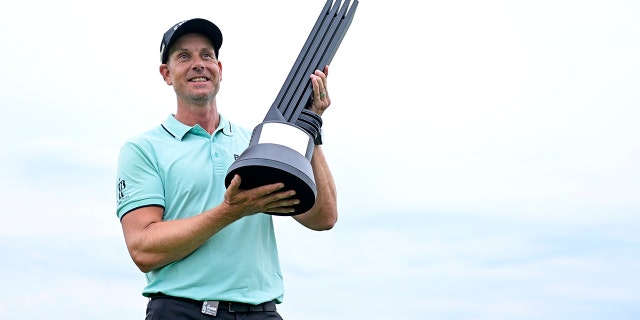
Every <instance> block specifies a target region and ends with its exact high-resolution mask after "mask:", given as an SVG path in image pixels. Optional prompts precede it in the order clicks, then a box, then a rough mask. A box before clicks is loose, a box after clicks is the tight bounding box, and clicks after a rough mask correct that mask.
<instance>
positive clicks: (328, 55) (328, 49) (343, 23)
mask: <svg viewBox="0 0 640 320" xmlns="http://www.w3.org/2000/svg"><path fill="white" fill-rule="evenodd" d="M348 4H349V0H347V1H346V2H345V4H343V8H342V9H341V10H340V15H339V16H340V18H339V22H338V24H337V25H335V26H333V28H332V30H330V32H332V34H331V37H330V38H329V39H327V37H325V39H324V40H323V42H322V44H321V47H320V48H319V50H318V51H321V52H320V53H321V54H318V52H316V53H315V54H314V59H313V60H312V61H311V63H310V64H309V67H308V69H307V74H308V73H311V72H313V70H315V69H318V68H323V67H324V66H325V65H328V64H329V63H330V62H331V60H332V59H333V57H334V56H335V53H336V51H337V50H338V47H339V46H340V44H341V43H342V39H344V36H345V34H346V33H347V30H348V28H349V26H350V25H351V22H352V21H353V16H354V14H355V9H356V8H357V6H358V1H357V0H355V1H354V2H353V4H352V5H351V8H350V10H349V12H348V13H347V7H348ZM302 83H304V84H302ZM301 84H302V86H301V87H299V88H298V90H296V93H295V95H294V96H293V98H292V99H293V100H292V101H291V102H290V103H291V105H290V106H289V108H288V109H287V111H286V113H284V114H283V116H284V118H285V119H289V121H291V120H295V119H298V117H299V116H300V113H301V112H302V109H304V108H305V106H306V105H307V102H308V101H309V99H310V97H311V95H312V94H313V88H312V86H311V83H310V80H308V79H307V80H306V81H304V82H303V81H301Z"/></svg>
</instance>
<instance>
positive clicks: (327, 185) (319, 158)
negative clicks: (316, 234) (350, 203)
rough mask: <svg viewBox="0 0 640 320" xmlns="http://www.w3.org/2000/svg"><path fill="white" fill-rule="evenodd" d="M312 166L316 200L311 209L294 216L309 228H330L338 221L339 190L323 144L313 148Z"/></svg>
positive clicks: (318, 229) (320, 229)
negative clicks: (323, 149) (325, 155)
mask: <svg viewBox="0 0 640 320" xmlns="http://www.w3.org/2000/svg"><path fill="white" fill-rule="evenodd" d="M311 167H312V168H313V175H314V178H315V181H316V190H317V196H316V202H315V203H314V204H313V207H311V209H309V211H307V212H305V213H303V214H299V215H295V216H293V218H294V219H296V221H298V222H300V223H301V224H302V225H303V226H305V227H307V228H309V229H312V230H317V231H322V230H329V229H331V228H333V226H334V225H335V224H336V222H337V221H338V204H337V191H336V185H335V182H334V180H333V175H332V174H331V171H330V170H329V164H328V163H327V160H326V159H325V157H324V153H323V152H322V147H321V146H315V147H314V149H313V156H312V158H311Z"/></svg>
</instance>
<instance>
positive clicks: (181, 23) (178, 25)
mask: <svg viewBox="0 0 640 320" xmlns="http://www.w3.org/2000/svg"><path fill="white" fill-rule="evenodd" d="M185 22H187V20H184V21H182V22H180V23H178V24H176V26H175V27H173V31H176V30H178V28H180V26H181V25H183V24H184V23H185Z"/></svg>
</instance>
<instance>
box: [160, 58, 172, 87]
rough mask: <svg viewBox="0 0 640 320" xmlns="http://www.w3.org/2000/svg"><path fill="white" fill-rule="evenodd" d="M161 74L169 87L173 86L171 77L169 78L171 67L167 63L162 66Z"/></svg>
mask: <svg viewBox="0 0 640 320" xmlns="http://www.w3.org/2000/svg"><path fill="white" fill-rule="evenodd" d="M160 74H161V75H162V78H163V79H164V82H166V83H167V84H168V85H171V77H169V66H167V64H166V63H163V64H161V65H160Z"/></svg>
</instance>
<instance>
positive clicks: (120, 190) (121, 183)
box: [116, 179, 127, 203]
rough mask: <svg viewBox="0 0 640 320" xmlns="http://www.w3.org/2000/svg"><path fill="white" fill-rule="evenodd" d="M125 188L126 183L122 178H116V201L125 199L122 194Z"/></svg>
mask: <svg viewBox="0 0 640 320" xmlns="http://www.w3.org/2000/svg"><path fill="white" fill-rule="evenodd" d="M126 188H127V183H126V182H125V181H124V180H121V179H118V183H117V185H116V193H117V195H118V203H120V202H121V201H122V200H124V199H126V198H127V197H125V195H124V189H126Z"/></svg>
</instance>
